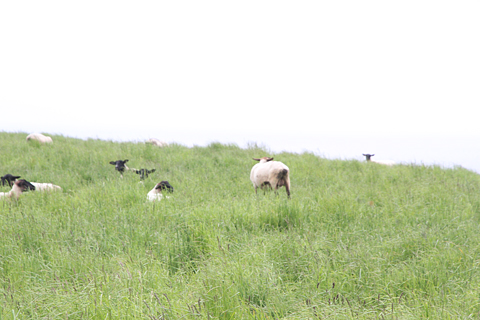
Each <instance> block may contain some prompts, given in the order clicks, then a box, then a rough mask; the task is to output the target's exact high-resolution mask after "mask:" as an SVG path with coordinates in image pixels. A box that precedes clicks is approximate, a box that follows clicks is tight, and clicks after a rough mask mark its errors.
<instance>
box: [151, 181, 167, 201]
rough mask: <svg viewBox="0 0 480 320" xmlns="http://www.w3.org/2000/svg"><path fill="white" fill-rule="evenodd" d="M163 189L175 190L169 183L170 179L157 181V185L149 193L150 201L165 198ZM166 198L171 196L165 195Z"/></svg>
mask: <svg viewBox="0 0 480 320" xmlns="http://www.w3.org/2000/svg"><path fill="white" fill-rule="evenodd" d="M163 191H167V192H170V193H171V192H173V187H172V186H171V185H170V183H168V181H161V182H160V183H157V184H156V185H155V187H153V189H152V190H150V192H149V193H148V194H147V200H148V201H160V200H162V199H163V194H162V192H163ZM165 198H167V199H168V198H170V197H169V196H165Z"/></svg>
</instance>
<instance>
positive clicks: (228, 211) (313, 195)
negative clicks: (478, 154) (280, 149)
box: [0, 132, 480, 319]
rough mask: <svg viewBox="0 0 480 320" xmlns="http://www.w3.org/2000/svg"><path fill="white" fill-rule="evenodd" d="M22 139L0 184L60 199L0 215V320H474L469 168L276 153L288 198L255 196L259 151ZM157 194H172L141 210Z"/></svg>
mask: <svg viewBox="0 0 480 320" xmlns="http://www.w3.org/2000/svg"><path fill="white" fill-rule="evenodd" d="M25 137H26V134H22V133H5V132H0V146H1V150H2V152H1V154H0V174H1V175H4V174H6V173H11V174H17V175H21V176H22V178H25V179H27V180H29V181H35V182H52V183H54V184H57V185H60V186H61V187H62V188H63V192H61V193H47V194H45V193H37V192H29V193H26V194H24V195H23V196H22V197H21V198H20V200H19V201H18V202H14V201H0V319H422V318H431V319H470V318H472V319H478V318H480V289H479V288H480V272H479V267H480V259H479V258H478V256H479V253H480V246H479V243H480V233H479V227H478V224H479V216H480V177H479V175H477V174H475V173H473V172H470V171H468V170H465V169H462V168H454V169H443V168H440V167H436V166H432V167H430V166H416V165H398V166H395V167H386V166H382V165H377V164H373V163H366V162H359V161H355V160H351V161H341V160H327V159H323V158H320V157H318V156H315V155H313V154H311V153H303V154H290V153H280V154H273V156H274V157H275V159H276V160H280V161H282V162H284V163H285V164H287V165H288V166H289V168H290V171H291V183H292V199H291V200H288V199H287V197H286V194H285V189H284V188H282V189H281V190H280V193H279V195H278V196H275V194H274V193H272V192H267V193H266V194H265V195H264V194H263V192H259V194H258V196H256V195H255V193H254V189H253V186H252V184H251V182H250V180H249V175H250V169H251V168H252V166H253V165H254V164H255V163H256V162H255V161H253V160H251V158H252V157H262V156H266V155H269V156H272V153H270V152H268V150H265V148H260V147H258V146H256V145H252V146H250V147H249V148H248V149H240V148H239V147H237V146H236V145H221V144H218V143H212V144H210V145H209V146H207V147H193V148H187V147H184V146H181V145H172V146H170V147H167V148H158V147H154V146H151V145H145V144H143V143H114V142H110V141H100V140H86V141H84V140H78V139H72V138H66V137H63V136H53V140H54V143H53V144H52V145H39V144H38V143H27V142H26V141H25ZM117 159H130V162H129V163H128V165H129V166H131V167H136V168H138V167H148V168H156V170H157V171H156V172H155V173H154V174H153V175H151V176H149V178H147V179H146V180H145V183H144V184H140V183H138V181H139V177H138V176H137V175H135V174H133V173H126V174H124V179H121V178H120V177H119V174H118V173H117V172H115V170H114V167H113V166H112V165H110V164H109V161H111V160H117ZM161 180H168V181H169V182H170V183H171V184H172V185H173V186H174V188H175V193H174V194H173V195H172V197H171V198H170V199H164V200H162V201H161V202H158V203H149V202H147V201H146V194H147V192H148V191H149V190H151V189H152V187H153V186H154V185H155V184H156V183H158V182H160V181H161ZM1 191H3V192H6V191H8V188H7V187H2V190H1Z"/></svg>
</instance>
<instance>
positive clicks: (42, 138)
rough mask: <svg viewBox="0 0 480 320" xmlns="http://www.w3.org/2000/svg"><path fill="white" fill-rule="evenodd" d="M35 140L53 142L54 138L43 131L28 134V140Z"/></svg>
mask: <svg viewBox="0 0 480 320" xmlns="http://www.w3.org/2000/svg"><path fill="white" fill-rule="evenodd" d="M30 140H35V141H38V142H40V143H52V142H53V140H52V138H51V137H47V136H44V135H43V134H41V133H31V134H29V135H28V136H27V141H30Z"/></svg>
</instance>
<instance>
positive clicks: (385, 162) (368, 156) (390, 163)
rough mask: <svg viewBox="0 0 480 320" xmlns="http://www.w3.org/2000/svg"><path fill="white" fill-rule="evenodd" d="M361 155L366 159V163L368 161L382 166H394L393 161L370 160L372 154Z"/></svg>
mask: <svg viewBox="0 0 480 320" xmlns="http://www.w3.org/2000/svg"><path fill="white" fill-rule="evenodd" d="M362 154H363V155H364V156H365V157H367V161H370V162H374V163H379V164H384V165H386V166H393V165H394V164H395V161H393V160H372V159H371V158H372V157H373V156H374V154H369V153H362Z"/></svg>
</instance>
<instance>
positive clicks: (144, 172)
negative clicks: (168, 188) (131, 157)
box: [132, 168, 155, 180]
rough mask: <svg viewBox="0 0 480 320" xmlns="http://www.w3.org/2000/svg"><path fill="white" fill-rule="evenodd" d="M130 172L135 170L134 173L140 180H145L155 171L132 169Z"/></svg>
mask: <svg viewBox="0 0 480 320" xmlns="http://www.w3.org/2000/svg"><path fill="white" fill-rule="evenodd" d="M132 170H135V173H136V174H139V175H140V180H144V179H145V178H148V175H149V174H150V173H153V172H155V169H152V170H148V169H133V168H132Z"/></svg>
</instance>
